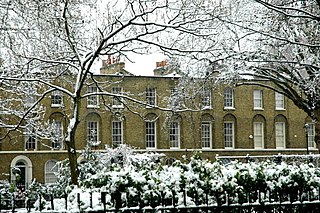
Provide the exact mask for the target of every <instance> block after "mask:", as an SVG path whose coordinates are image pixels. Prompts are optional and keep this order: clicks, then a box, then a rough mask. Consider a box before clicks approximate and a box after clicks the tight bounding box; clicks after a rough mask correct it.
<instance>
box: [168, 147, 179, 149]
mask: <svg viewBox="0 0 320 213" xmlns="http://www.w3.org/2000/svg"><path fill="white" fill-rule="evenodd" d="M170 149H180V147H170Z"/></svg>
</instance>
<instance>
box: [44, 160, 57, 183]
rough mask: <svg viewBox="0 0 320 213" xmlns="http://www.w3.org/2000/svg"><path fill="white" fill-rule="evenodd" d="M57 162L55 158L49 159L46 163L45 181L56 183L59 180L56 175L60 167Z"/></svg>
mask: <svg viewBox="0 0 320 213" xmlns="http://www.w3.org/2000/svg"><path fill="white" fill-rule="evenodd" d="M56 164H57V162H56V161H54V160H49V161H47V162H46V164H45V169H44V171H45V174H44V176H45V183H46V184H50V183H55V182H57V180H58V177H57V176H56V175H55V173H56V172H58V167H57V166H56Z"/></svg>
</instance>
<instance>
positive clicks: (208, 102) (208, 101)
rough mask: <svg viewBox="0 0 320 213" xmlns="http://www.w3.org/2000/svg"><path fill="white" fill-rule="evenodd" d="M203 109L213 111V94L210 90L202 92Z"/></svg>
mask: <svg viewBox="0 0 320 213" xmlns="http://www.w3.org/2000/svg"><path fill="white" fill-rule="evenodd" d="M201 108H202V109H211V108H212V92H211V89H209V88H203V89H202V92H201Z"/></svg>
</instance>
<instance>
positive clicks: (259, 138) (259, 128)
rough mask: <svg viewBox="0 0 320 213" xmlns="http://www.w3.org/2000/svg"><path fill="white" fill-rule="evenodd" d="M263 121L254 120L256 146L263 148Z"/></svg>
mask: <svg viewBox="0 0 320 213" xmlns="http://www.w3.org/2000/svg"><path fill="white" fill-rule="evenodd" d="M263 132H264V131H263V123H262V122H254V123H253V140H254V148H256V149H262V148H263V147H264V134H263Z"/></svg>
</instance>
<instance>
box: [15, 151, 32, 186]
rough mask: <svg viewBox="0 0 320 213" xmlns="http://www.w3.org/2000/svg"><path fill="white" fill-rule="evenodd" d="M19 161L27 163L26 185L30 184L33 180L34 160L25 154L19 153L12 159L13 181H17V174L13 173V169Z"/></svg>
mask: <svg viewBox="0 0 320 213" xmlns="http://www.w3.org/2000/svg"><path fill="white" fill-rule="evenodd" d="M18 161H23V162H24V163H25V164H26V185H27V186H28V185H29V184H31V182H32V162H31V160H30V159H29V158H28V157H26V156H24V155H18V156H16V157H15V158H13V160H12V161H11V164H10V177H11V178H10V179H11V182H13V181H15V175H13V173H12V169H13V168H14V167H15V166H16V164H17V162H18Z"/></svg>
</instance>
